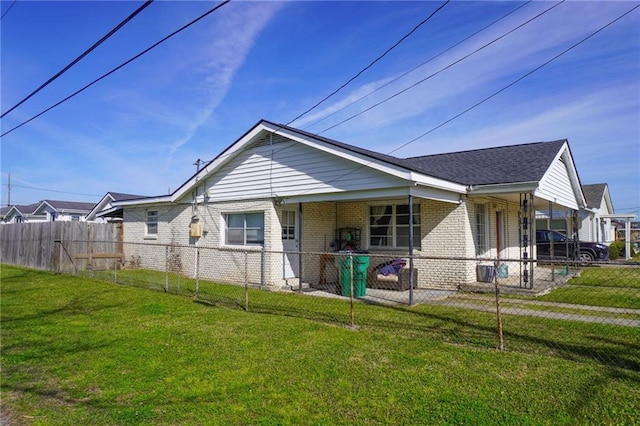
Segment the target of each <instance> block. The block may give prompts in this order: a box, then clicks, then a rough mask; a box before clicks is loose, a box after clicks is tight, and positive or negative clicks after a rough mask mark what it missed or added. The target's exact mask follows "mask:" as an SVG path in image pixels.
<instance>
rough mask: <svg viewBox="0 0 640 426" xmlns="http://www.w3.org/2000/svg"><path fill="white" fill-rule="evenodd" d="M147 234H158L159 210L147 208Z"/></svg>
mask: <svg viewBox="0 0 640 426" xmlns="http://www.w3.org/2000/svg"><path fill="white" fill-rule="evenodd" d="M146 234H147V235H158V211H157V210H147V230H146Z"/></svg>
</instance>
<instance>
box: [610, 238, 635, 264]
mask: <svg viewBox="0 0 640 426" xmlns="http://www.w3.org/2000/svg"><path fill="white" fill-rule="evenodd" d="M630 254H631V256H633V255H635V253H634V250H633V245H632V246H631V253H630ZM620 257H624V241H614V242H613V243H611V245H610V246H609V259H611V260H617V259H619V258H620Z"/></svg>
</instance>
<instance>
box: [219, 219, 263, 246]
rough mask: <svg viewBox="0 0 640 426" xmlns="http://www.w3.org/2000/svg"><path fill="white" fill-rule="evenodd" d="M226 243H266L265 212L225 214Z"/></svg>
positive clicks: (260, 244) (243, 244) (241, 244)
mask: <svg viewBox="0 0 640 426" xmlns="http://www.w3.org/2000/svg"><path fill="white" fill-rule="evenodd" d="M224 221H225V233H224V243H225V245H233V246H262V245H264V212H259V213H227V214H225V215H224Z"/></svg>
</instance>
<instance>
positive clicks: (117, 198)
mask: <svg viewBox="0 0 640 426" xmlns="http://www.w3.org/2000/svg"><path fill="white" fill-rule="evenodd" d="M109 194H111V196H112V197H113V200H114V201H125V200H135V199H137V198H147V197H146V196H145V195H134V194H123V193H121V192H109Z"/></svg>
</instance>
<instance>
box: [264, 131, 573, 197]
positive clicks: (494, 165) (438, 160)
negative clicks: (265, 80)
mask: <svg viewBox="0 0 640 426" xmlns="http://www.w3.org/2000/svg"><path fill="white" fill-rule="evenodd" d="M264 121H265V122H267V123H269V124H271V125H274V126H280V127H282V128H284V129H288V130H292V131H294V132H297V133H300V134H302V135H306V136H309V137H312V138H315V139H319V140H321V141H323V142H326V143H328V144H330V145H334V146H337V147H340V148H343V149H347V150H349V151H352V152H356V153H359V154H363V155H366V156H369V157H371V158H374V159H376V160H380V161H383V162H386V163H390V164H394V165H397V166H400V167H404V168H407V169H410V170H413V171H416V172H420V173H423V174H426V175H429V176H433V177H436V178H440V179H445V180H448V181H451V182H455V183H459V184H463V185H490V184H501V183H518V182H536V181H539V180H540V179H542V177H543V176H544V174H545V173H546V171H547V170H548V169H549V167H550V166H551V163H552V162H553V160H554V159H555V158H556V155H557V154H558V151H559V150H560V149H561V148H562V146H563V145H564V144H565V142H567V141H566V139H562V140H557V141H552V142H535V143H528V144H520V145H510V146H501V147H495V148H484V149H475V150H470V151H460V152H452V153H446V154H436V155H425V156H421V157H411V158H404V159H403V158H398V157H394V156H391V155H385V154H380V153H378V152H375V151H370V150H368V149H364V148H359V147H357V146H353V145H349V144H346V143H343V142H338V141H336V140H333V139H329V138H325V137H323V136H319V135H316V134H313V133H309V132H305V131H304V130H299V129H296V128H292V127H288V126H285V125H283V124H277V123H272V122H269V121H266V120H264Z"/></svg>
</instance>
